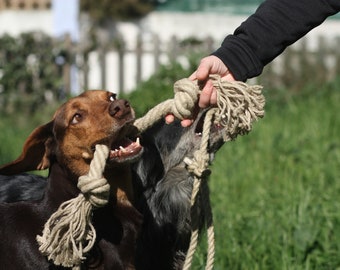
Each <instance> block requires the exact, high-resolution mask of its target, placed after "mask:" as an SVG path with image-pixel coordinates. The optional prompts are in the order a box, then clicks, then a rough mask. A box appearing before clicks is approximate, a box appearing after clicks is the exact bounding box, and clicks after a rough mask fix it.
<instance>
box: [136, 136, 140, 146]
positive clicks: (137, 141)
mask: <svg viewBox="0 0 340 270" xmlns="http://www.w3.org/2000/svg"><path fill="white" fill-rule="evenodd" d="M136 144H137V145H140V141H139V137H137V139H136Z"/></svg>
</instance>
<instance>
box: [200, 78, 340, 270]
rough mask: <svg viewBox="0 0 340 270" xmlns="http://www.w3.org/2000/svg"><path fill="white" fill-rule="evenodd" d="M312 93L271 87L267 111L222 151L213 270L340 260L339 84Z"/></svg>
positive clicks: (214, 190)
mask: <svg viewBox="0 0 340 270" xmlns="http://www.w3.org/2000/svg"><path fill="white" fill-rule="evenodd" d="M307 92H308V93H307V94H300V95H289V94H287V95H285V96H284V98H282V99H278V98H276V99H275V98H272V99H271V98H270V96H275V95H273V93H266V96H269V97H268V99H267V104H268V105H267V109H266V115H265V117H264V118H263V119H261V120H260V121H259V122H258V123H256V124H255V126H254V129H253V131H252V132H251V133H249V134H248V135H246V136H243V137H239V138H237V139H236V140H235V141H233V142H227V143H226V144H225V145H224V146H223V147H222V149H221V150H220V151H219V152H218V154H217V156H216V159H215V161H214V163H213V166H212V172H213V173H212V176H211V179H210V183H209V186H210V189H211V200H212V208H213V212H214V220H215V222H214V224H215V233H216V236H215V238H216V256H215V259H216V262H215V268H214V269H216V270H218V269H221V270H222V269H261V270H264V269H271V270H272V269H289V270H291V269H338V268H339V267H340V256H339V255H340V138H339V134H340V117H339V115H338V108H339V105H340V88H337V86H336V84H330V85H327V86H325V89H311V90H309V91H307ZM202 240H204V241H205V239H204V238H202ZM204 251H205V247H204V245H201V249H200V252H198V253H197V256H196V266H195V269H203V267H202V265H203V264H204V256H203V253H204Z"/></svg>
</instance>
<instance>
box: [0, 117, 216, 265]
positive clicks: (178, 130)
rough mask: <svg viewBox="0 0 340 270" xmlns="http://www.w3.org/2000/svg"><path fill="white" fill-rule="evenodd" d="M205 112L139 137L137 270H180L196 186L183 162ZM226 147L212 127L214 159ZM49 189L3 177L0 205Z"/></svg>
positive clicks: (26, 177) (41, 182)
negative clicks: (140, 217)
mask: <svg viewBox="0 0 340 270" xmlns="http://www.w3.org/2000/svg"><path fill="white" fill-rule="evenodd" d="M205 113H206V111H202V112H200V113H199V115H198V117H197V118H196V120H195V122H194V123H193V124H192V125H191V126H190V127H188V128H183V127H182V126H181V125H180V122H179V121H175V122H174V123H172V124H169V125H168V124H165V123H164V121H163V120H161V121H159V122H158V123H156V124H155V125H153V126H152V127H151V128H149V129H148V130H146V131H145V132H143V134H141V144H142V146H143V148H144V152H143V155H142V157H141V158H140V159H139V161H137V162H136V163H134V164H132V174H133V179H134V184H135V196H136V198H135V207H136V208H137V209H138V210H139V211H140V212H141V213H142V215H143V220H144V222H143V227H142V230H141V234H140V237H139V240H138V242H137V247H136V249H137V251H136V269H143V270H144V269H145V270H153V269H157V270H159V269H162V270H166V269H169V270H170V269H182V266H183V263H184V259H185V255H186V252H187V250H188V247H189V241H190V233H191V226H190V208H191V206H190V197H191V192H192V184H193V176H192V175H191V174H190V173H189V172H188V171H187V169H186V167H185V164H184V162H183V160H184V158H185V157H188V158H192V157H193V154H194V152H195V151H196V150H197V149H198V148H199V147H200V143H201V132H202V127H203V121H204V116H205ZM222 145H223V138H222V131H221V130H220V128H219V127H217V126H214V125H212V126H211V136H210V141H209V152H210V156H211V160H212V159H213V156H214V153H216V151H217V150H218V149H219V148H220V147H221V146H222ZM45 185H46V181H45V179H44V178H43V177H41V176H36V175H31V174H21V175H16V176H0V202H14V201H21V200H26V201H27V200H36V199H39V198H41V196H42V195H43V191H44V188H45ZM198 203H203V202H198ZM198 208H199V207H198ZM201 218H202V222H203V219H204V217H203V216H202V217H201Z"/></svg>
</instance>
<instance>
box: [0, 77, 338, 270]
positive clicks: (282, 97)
mask: <svg viewBox="0 0 340 270" xmlns="http://www.w3.org/2000/svg"><path fill="white" fill-rule="evenodd" d="M154 87H157V84H156V85H155V86H154ZM150 91H157V90H155V89H151V90H150ZM145 95H146V93H145V92H144V94H142V95H140V98H142V100H143V99H144V100H145ZM265 95H266V97H267V106H266V115H265V117H264V118H263V119H261V120H260V121H259V122H258V123H256V124H255V125H254V128H253V131H252V132H250V133H249V134H248V135H246V136H242V137H239V138H237V139H236V140H235V141H233V142H228V143H226V144H225V145H224V146H223V147H222V148H221V150H220V151H219V152H218V153H217V156H216V159H215V161H214V163H213V166H212V176H211V179H210V182H209V186H210V189H211V201H212V202H211V203H212V208H213V212H214V225H215V232H216V236H215V238H216V256H215V259H216V261H215V268H214V269H216V270H225V269H233V270H234V269H237V270H239V269H247V270H248V269H259V270H266V269H268V270H269V269H270V270H273V269H279V270H281V269H282V270H286V269H287V270H300V269H301V270H302V269H304V270H307V269H318V270H319V269H321V270H326V269H327V270H328V269H340V169H339V168H340V138H339V134H340V117H339V113H338V108H339V105H340V82H339V81H337V82H334V83H331V84H328V85H325V86H324V87H322V88H320V89H319V88H317V87H315V86H306V89H304V90H303V91H301V92H300V93H297V94H294V93H291V92H288V91H287V90H281V91H279V90H272V91H267V92H266V93H265ZM142 103H143V102H142ZM144 103H145V102H144ZM132 104H133V105H136V102H132ZM45 115H46V116H47V117H46V118H47V119H46V120H43V119H40V120H41V121H40V120H39V121H40V122H39V121H38V119H35V120H34V121H32V119H29V120H28V119H26V120H18V119H16V118H13V117H11V118H9V119H7V118H6V119H4V118H1V119H0V129H1V132H0V140H1V144H0V161H1V163H3V162H7V161H9V160H11V159H13V158H15V157H16V156H17V155H18V154H19V152H20V149H21V147H22V144H23V141H24V139H25V138H26V137H27V135H28V134H29V133H30V131H31V130H32V128H33V127H35V126H37V122H39V124H43V123H45V122H46V121H47V120H48V119H50V117H51V116H52V113H46V114H45ZM204 254H205V238H204V237H202V242H201V245H200V248H199V250H198V252H197V253H196V254H195V261H194V266H193V269H195V270H196V269H203V268H204V263H205V257H204Z"/></svg>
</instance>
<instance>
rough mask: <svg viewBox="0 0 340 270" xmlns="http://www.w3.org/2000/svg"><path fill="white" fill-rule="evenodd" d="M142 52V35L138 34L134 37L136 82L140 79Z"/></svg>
mask: <svg viewBox="0 0 340 270" xmlns="http://www.w3.org/2000/svg"><path fill="white" fill-rule="evenodd" d="M142 54H143V44H142V35H141V34H138V36H137V39H136V84H139V83H140V82H141V81H142Z"/></svg>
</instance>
